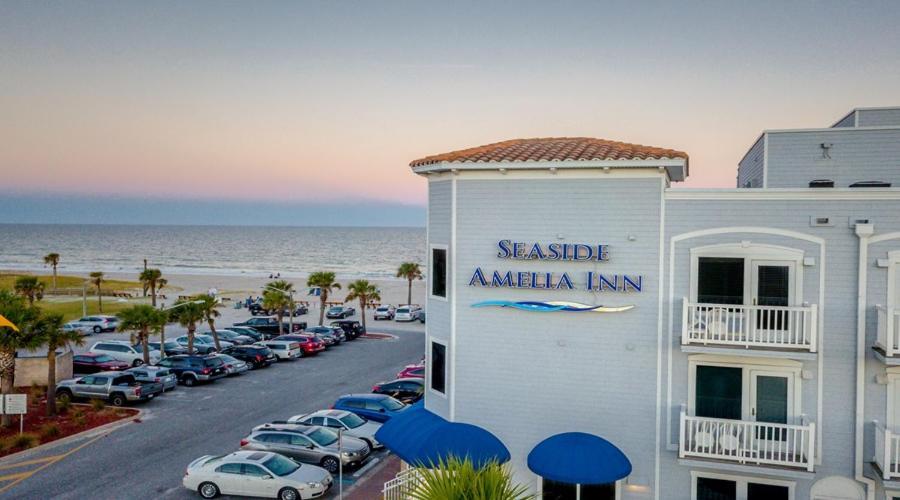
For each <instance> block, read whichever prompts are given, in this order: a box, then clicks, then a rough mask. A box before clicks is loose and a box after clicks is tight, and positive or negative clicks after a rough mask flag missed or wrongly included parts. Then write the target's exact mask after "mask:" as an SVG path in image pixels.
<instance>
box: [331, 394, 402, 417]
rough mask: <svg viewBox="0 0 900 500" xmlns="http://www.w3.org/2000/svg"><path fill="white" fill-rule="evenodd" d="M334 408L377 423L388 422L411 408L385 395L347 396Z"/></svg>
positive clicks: (337, 402) (341, 398) (340, 399)
mask: <svg viewBox="0 0 900 500" xmlns="http://www.w3.org/2000/svg"><path fill="white" fill-rule="evenodd" d="M332 408H333V409H335V410H346V411H349V412H353V413H355V414H357V415H359V416H360V417H363V418H366V419H369V420H374V421H376V422H387V421H388V420H390V419H391V417H394V416H396V415H398V414H400V413H402V412H404V411H406V409H407V408H409V406H407V405H405V404H403V403H401V402H400V401H397V400H396V399H394V398H392V397H390V396H387V395H385V394H347V395H345V396H341V397H340V398H338V400H337V401H335V403H334V405H333V406H332Z"/></svg>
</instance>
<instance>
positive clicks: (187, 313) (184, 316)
mask: <svg viewBox="0 0 900 500" xmlns="http://www.w3.org/2000/svg"><path fill="white" fill-rule="evenodd" d="M170 318H171V319H172V320H174V321H177V322H178V324H180V325H181V326H183V327H185V328H187V338H188V352H190V353H193V352H194V333H196V332H197V323H199V322H201V321H203V320H204V319H205V318H206V315H204V314H203V307H202V306H201V305H200V304H199V301H198V300H197V299H188V300H178V301H176V302H175V304H174V305H173V306H172V309H171V311H170Z"/></svg>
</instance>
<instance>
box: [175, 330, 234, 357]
mask: <svg viewBox="0 0 900 500" xmlns="http://www.w3.org/2000/svg"><path fill="white" fill-rule="evenodd" d="M175 342H178V343H179V344H181V345H183V346H184V347H187V345H188V338H187V335H182V336H181V337H178V338H177V339H175ZM219 345H220V346H221V347H222V349H225V348H226V347H231V346H232V345H234V344H232V343H231V342H228V341H227V340H221V339H220V340H219ZM194 351H196V352H197V354H210V353H213V352H216V341H215V340H214V339H213V338H212V336H211V335H203V334H197V335H194Z"/></svg>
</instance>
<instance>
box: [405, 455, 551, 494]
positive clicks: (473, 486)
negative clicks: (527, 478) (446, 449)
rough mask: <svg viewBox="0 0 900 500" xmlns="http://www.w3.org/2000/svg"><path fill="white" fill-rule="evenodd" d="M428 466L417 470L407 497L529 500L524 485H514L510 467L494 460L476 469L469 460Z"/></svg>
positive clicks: (455, 459)
mask: <svg viewBox="0 0 900 500" xmlns="http://www.w3.org/2000/svg"><path fill="white" fill-rule="evenodd" d="M431 465H432V466H431V467H420V468H418V469H417V471H418V473H419V474H418V481H416V483H415V486H414V487H413V488H412V489H411V491H410V492H409V498H414V499H416V500H432V499H434V498H490V499H491V500H531V499H533V498H535V496H534V495H532V494H530V493H528V488H527V487H526V486H525V485H521V484H515V483H513V481H512V474H511V473H510V471H509V467H508V466H505V465H502V464H500V463H498V462H496V461H491V462H488V463H485V464H481V466H480V467H475V464H473V463H472V460H470V459H469V458H466V459H465V460H460V459H458V458H455V457H452V456H451V457H448V458H446V459H440V460H439V461H438V463H437V464H431Z"/></svg>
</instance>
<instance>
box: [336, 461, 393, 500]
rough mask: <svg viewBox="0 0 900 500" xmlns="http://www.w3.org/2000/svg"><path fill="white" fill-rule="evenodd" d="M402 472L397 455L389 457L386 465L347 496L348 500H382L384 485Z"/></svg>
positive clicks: (385, 462) (370, 475) (375, 471)
mask: <svg viewBox="0 0 900 500" xmlns="http://www.w3.org/2000/svg"><path fill="white" fill-rule="evenodd" d="M398 472H400V458H399V457H397V456H396V455H388V457H387V458H386V459H385V460H384V463H382V464H381V465H379V466H378V467H377V468H375V470H373V471H371V473H369V474H368V477H367V478H366V479H365V480H363V481H360V482H359V483H357V485H356V487H354V488H353V490H352V491H351V492H350V493H348V494H347V500H373V499H376V498H381V489H382V487H384V483H386V482H388V481H390V480H391V479H394V476H396V475H397V473H398Z"/></svg>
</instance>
